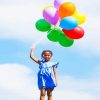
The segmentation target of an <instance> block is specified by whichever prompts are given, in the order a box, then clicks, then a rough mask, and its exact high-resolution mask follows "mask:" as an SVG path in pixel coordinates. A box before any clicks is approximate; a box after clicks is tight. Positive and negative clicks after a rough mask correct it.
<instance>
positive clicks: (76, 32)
mask: <svg viewBox="0 0 100 100" xmlns="http://www.w3.org/2000/svg"><path fill="white" fill-rule="evenodd" d="M62 31H63V32H64V33H65V35H66V36H67V37H69V38H71V39H80V38H82V37H83V36H84V30H83V29H82V28H81V27H80V26H78V27H76V28H74V29H72V30H65V29H62Z"/></svg>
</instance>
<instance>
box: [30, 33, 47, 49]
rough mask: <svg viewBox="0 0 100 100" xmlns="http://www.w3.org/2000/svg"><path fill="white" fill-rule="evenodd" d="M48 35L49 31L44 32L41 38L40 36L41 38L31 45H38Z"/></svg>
mask: <svg viewBox="0 0 100 100" xmlns="http://www.w3.org/2000/svg"><path fill="white" fill-rule="evenodd" d="M46 36H47V33H46V34H44V35H42V36H41V38H40V39H39V40H37V41H36V42H35V43H34V44H33V45H32V46H31V48H32V47H36V46H37V45H38V44H39V43H40V42H41V41H42V40H43V39H44V37H46Z"/></svg>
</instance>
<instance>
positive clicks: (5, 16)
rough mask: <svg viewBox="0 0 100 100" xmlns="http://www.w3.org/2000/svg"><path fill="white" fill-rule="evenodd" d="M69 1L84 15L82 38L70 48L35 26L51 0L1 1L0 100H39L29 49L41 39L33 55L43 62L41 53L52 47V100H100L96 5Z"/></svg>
mask: <svg viewBox="0 0 100 100" xmlns="http://www.w3.org/2000/svg"><path fill="white" fill-rule="evenodd" d="M64 1H66V2H67V0H64ZM70 1H71V2H73V3H75V5H76V7H77V10H78V11H80V12H83V13H85V15H86V16H87V20H86V22H85V23H84V24H82V27H83V28H84V30H85V35H84V37H83V38H82V39H79V40H75V42H74V44H73V46H71V47H62V46H60V45H59V44H58V43H54V42H52V41H49V40H48V39H47V37H46V34H47V33H46V32H40V31H38V30H37V29H36V27H35V23H36V21H37V20H39V19H41V18H43V16H42V10H43V8H44V7H45V6H49V5H53V2H54V0H41V2H40V0H9V1H8V0H0V100H38V99H39V90H38V87H37V73H38V71H39V68H38V65H37V64H36V63H34V62H33V61H32V60H31V59H30V57H29V55H30V50H31V47H32V45H34V44H35V43H36V42H37V41H39V39H40V38H41V37H42V36H44V35H45V37H44V38H43V39H42V40H41V41H40V43H39V44H38V45H37V46H36V47H35V51H34V54H35V56H36V57H37V58H38V59H41V52H42V51H43V50H44V49H50V50H52V52H53V57H52V60H53V61H58V62H59V66H58V68H57V74H58V86H57V87H56V88H55V90H54V91H53V99H54V100H61V99H62V100H100V95H99V93H100V39H99V37H100V34H99V26H100V11H99V9H100V6H99V4H100V1H99V0H91V1H84V0H70ZM65 98H66V99H65Z"/></svg>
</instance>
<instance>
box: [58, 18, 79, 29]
mask: <svg viewBox="0 0 100 100" xmlns="http://www.w3.org/2000/svg"><path fill="white" fill-rule="evenodd" d="M77 25H78V21H77V20H76V19H75V18H74V17H71V16H69V17H65V18H63V19H62V20H61V22H60V27H61V28H64V29H66V30H71V29H74V28H75V27H77Z"/></svg>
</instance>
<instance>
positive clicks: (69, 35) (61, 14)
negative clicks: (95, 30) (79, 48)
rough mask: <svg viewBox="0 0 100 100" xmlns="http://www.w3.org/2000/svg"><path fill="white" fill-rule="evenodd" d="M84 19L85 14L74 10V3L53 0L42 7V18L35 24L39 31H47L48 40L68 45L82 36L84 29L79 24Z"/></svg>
mask: <svg viewBox="0 0 100 100" xmlns="http://www.w3.org/2000/svg"><path fill="white" fill-rule="evenodd" d="M85 21H86V16H85V15H84V14H83V13H81V12H78V11H77V10H76V6H75V4H74V3H72V2H66V1H63V0H55V1H54V4H53V6H47V7H45V8H44V9H43V19H39V20H38V21H37V22H36V24H35V25H36V28H37V29H38V30H39V31H42V32H47V33H48V34H47V38H48V39H49V40H50V41H53V42H58V43H59V44H60V45H61V46H64V47H69V46H72V45H73V43H74V40H75V39H80V38H82V37H83V36H84V30H83V28H82V27H81V26H80V25H81V24H83V23H84V22H85ZM58 24H59V25H58ZM52 26H54V27H53V28H52ZM58 26H59V27H58Z"/></svg>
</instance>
